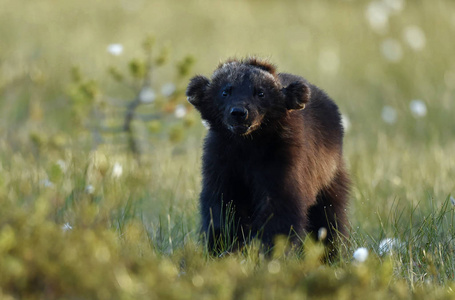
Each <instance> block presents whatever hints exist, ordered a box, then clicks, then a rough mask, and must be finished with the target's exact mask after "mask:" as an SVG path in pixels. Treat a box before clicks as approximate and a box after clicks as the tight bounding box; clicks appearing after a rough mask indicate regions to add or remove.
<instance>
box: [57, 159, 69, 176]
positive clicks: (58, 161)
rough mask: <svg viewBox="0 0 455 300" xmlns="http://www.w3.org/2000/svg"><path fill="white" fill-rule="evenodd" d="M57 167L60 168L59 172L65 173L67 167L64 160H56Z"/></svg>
mask: <svg viewBox="0 0 455 300" xmlns="http://www.w3.org/2000/svg"><path fill="white" fill-rule="evenodd" d="M57 165H58V166H59V167H60V170H62V172H63V173H65V172H66V170H67V169H68V166H67V165H66V162H65V161H64V160H61V159H59V160H57Z"/></svg>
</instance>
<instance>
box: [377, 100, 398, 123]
mask: <svg viewBox="0 0 455 300" xmlns="http://www.w3.org/2000/svg"><path fill="white" fill-rule="evenodd" d="M381 117H382V120H384V122H386V123H387V124H394V123H395V122H396V121H397V111H396V110H395V108H393V107H391V106H388V105H386V106H384V107H383V108H382V112H381Z"/></svg>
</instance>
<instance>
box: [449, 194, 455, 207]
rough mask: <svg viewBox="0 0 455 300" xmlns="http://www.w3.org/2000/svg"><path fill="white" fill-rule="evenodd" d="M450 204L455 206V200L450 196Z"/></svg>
mask: <svg viewBox="0 0 455 300" xmlns="http://www.w3.org/2000/svg"><path fill="white" fill-rule="evenodd" d="M450 203H452V205H453V206H455V198H454V197H453V196H450Z"/></svg>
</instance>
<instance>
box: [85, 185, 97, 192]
mask: <svg viewBox="0 0 455 300" xmlns="http://www.w3.org/2000/svg"><path fill="white" fill-rule="evenodd" d="M85 192H86V193H87V194H93V193H94V192H95V188H94V187H93V185H91V184H89V185H87V186H86V187H85Z"/></svg>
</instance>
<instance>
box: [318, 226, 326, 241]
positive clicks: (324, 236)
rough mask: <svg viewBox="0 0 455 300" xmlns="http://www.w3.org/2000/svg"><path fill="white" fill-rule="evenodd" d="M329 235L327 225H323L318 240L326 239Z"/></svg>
mask: <svg viewBox="0 0 455 300" xmlns="http://www.w3.org/2000/svg"><path fill="white" fill-rule="evenodd" d="M326 237H327V229H326V228H325V227H321V228H319V230H318V241H324V240H325V239H326Z"/></svg>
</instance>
